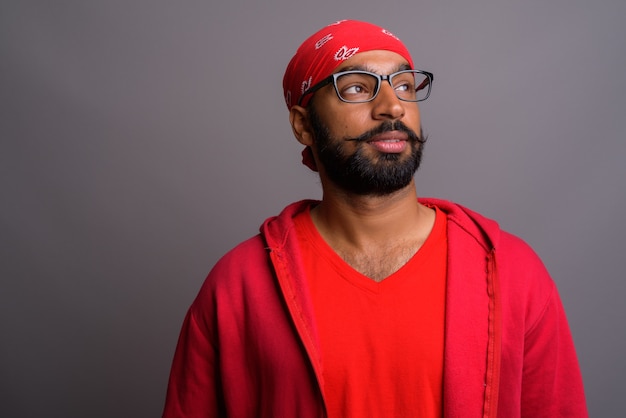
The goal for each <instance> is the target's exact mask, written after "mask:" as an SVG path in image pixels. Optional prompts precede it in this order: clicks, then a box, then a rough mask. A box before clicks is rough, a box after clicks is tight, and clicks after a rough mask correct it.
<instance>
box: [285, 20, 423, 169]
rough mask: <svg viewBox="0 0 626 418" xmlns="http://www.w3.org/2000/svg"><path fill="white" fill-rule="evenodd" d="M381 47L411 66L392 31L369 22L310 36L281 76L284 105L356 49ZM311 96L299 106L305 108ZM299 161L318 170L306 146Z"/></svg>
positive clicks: (337, 25) (337, 26)
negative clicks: (397, 55)
mask: <svg viewBox="0 0 626 418" xmlns="http://www.w3.org/2000/svg"><path fill="white" fill-rule="evenodd" d="M373 50H384V51H392V52H395V53H397V54H399V55H401V56H402V57H403V58H404V59H406V60H407V61H408V63H409V65H410V66H411V68H414V67H413V60H412V59H411V55H410V54H409V51H408V50H407V49H406V47H405V46H404V44H403V43H402V42H401V41H400V39H398V37H396V36H395V35H394V34H393V33H391V32H389V31H388V30H386V29H383V28H381V27H379V26H376V25H374V24H371V23H368V22H360V21H357V20H341V21H339V22H335V23H332V24H330V25H328V26H326V27H324V28H322V29H321V30H319V31H318V32H316V33H315V34H313V35H311V36H310V37H309V38H308V39H307V40H306V41H304V42H303V43H302V45H300V48H298V51H296V54H295V55H294V56H293V58H292V59H291V61H290V62H289V65H287V69H286V70H285V75H284V77H283V92H284V95H285V102H286V103H287V108H288V109H291V107H292V106H293V105H296V104H298V100H300V97H301V96H302V94H303V93H304V92H305V91H306V90H307V89H308V88H310V87H311V86H314V85H315V84H317V83H319V82H320V81H321V80H323V79H324V78H326V77H328V76H329V75H330V74H332V73H333V70H334V69H335V68H337V66H339V65H340V64H341V63H342V62H343V61H345V60H347V59H348V58H350V57H352V56H353V55H355V54H357V53H359V52H366V51H373ZM310 97H311V96H310V95H307V96H306V97H305V98H304V99H303V101H302V103H301V106H304V107H306V105H307V104H308V102H309V99H310ZM302 163H303V164H305V165H306V166H307V167H309V168H310V169H311V170H314V171H317V168H316V167H315V162H314V161H313V156H312V154H311V150H310V148H309V147H306V148H305V149H304V151H303V152H302Z"/></svg>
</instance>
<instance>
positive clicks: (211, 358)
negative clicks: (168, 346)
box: [163, 306, 225, 418]
mask: <svg viewBox="0 0 626 418" xmlns="http://www.w3.org/2000/svg"><path fill="white" fill-rule="evenodd" d="M216 359H217V353H216V349H215V347H214V346H213V344H212V343H211V341H210V339H209V338H208V333H207V330H206V329H203V327H202V322H199V321H197V318H196V317H195V315H194V311H193V306H192V308H191V309H190V310H189V311H188V312H187V316H186V317H185V320H184V322H183V326H182V329H181V332H180V337H179V339H178V345H177V347H176V352H175V354H174V360H173V363H172V368H171V372H170V378H169V383H168V388H167V397H166V400H165V409H164V412H163V417H164V418H183V417H184V418H192V417H198V418H199V417H203V418H205V417H222V416H225V414H224V413H223V407H221V406H220V404H221V402H220V401H219V399H220V395H219V390H220V389H219V383H218V382H219V379H218V378H217V374H218V370H217V360H216Z"/></svg>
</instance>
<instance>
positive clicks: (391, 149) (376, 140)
mask: <svg viewBox="0 0 626 418" xmlns="http://www.w3.org/2000/svg"><path fill="white" fill-rule="evenodd" d="M408 140H409V136H408V135H407V134H406V133H405V132H401V131H391V132H383V133H382V134H378V135H375V136H373V137H372V138H371V139H369V140H367V143H368V144H369V145H371V146H373V147H374V148H376V149H377V150H378V151H380V152H384V153H390V154H395V153H400V152H402V151H404V150H405V149H406V147H407V143H408Z"/></svg>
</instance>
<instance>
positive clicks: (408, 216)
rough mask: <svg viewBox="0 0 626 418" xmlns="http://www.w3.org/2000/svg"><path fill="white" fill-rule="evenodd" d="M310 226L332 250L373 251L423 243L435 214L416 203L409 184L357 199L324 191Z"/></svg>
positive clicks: (413, 191) (413, 189)
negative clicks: (409, 242) (410, 242)
mask: <svg viewBox="0 0 626 418" xmlns="http://www.w3.org/2000/svg"><path fill="white" fill-rule="evenodd" d="M312 217H313V222H314V223H315V226H316V227H317V229H318V230H319V231H320V234H321V235H322V236H323V237H324V239H325V240H326V241H327V242H328V243H329V244H330V245H331V246H332V247H334V248H352V249H354V250H358V249H368V248H369V249H373V248H375V247H377V246H388V245H389V244H390V243H393V242H399V241H403V240H411V239H417V240H418V241H423V240H425V238H426V237H427V236H428V233H429V232H430V230H431V229H432V225H433V223H434V212H433V211H432V210H431V209H429V208H427V207H425V206H423V205H421V204H420V203H418V201H417V193H416V192H415V185H414V183H413V182H411V184H410V185H409V186H407V187H405V188H403V189H401V190H399V191H397V192H395V193H393V194H390V195H385V196H360V195H354V194H347V193H343V192H338V191H336V190H331V191H327V190H325V193H324V198H323V199H322V203H320V205H318V206H317V207H316V208H315V209H314V210H313V211H312Z"/></svg>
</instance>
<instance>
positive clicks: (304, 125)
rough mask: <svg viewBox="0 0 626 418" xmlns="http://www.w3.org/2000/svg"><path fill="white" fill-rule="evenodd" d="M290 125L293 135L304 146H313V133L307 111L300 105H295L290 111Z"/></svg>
mask: <svg viewBox="0 0 626 418" xmlns="http://www.w3.org/2000/svg"><path fill="white" fill-rule="evenodd" d="M289 123H291V129H292V130H293V134H294V136H295V137H296V139H297V140H298V142H300V143H301V144H302V145H307V146H311V145H313V131H312V130H311V124H310V123H309V118H308V113H307V110H306V109H305V108H304V107H302V106H298V105H294V106H293V107H292V108H291V109H290V110H289Z"/></svg>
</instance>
